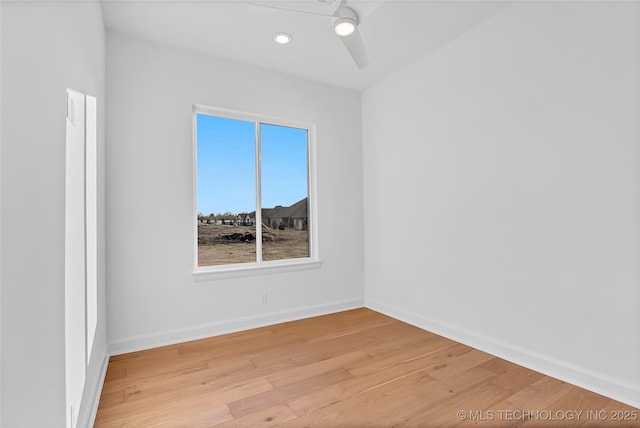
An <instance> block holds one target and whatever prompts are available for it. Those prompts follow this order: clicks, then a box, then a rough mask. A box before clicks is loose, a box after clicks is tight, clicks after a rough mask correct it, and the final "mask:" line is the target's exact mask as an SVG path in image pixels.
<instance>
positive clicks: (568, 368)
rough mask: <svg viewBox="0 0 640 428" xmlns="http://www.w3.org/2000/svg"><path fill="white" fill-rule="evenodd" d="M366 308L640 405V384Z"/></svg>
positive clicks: (403, 314)
mask: <svg viewBox="0 0 640 428" xmlns="http://www.w3.org/2000/svg"><path fill="white" fill-rule="evenodd" d="M365 307H367V308H369V309H372V310H374V311H377V312H380V313H383V314H385V315H388V316H390V317H393V318H395V319H398V320H400V321H404V322H406V323H408V324H411V325H414V326H416V327H419V328H421V329H423V330H428V331H430V332H432V333H435V334H438V335H440V336H444V337H446V338H448V339H451V340H454V341H456V342H460V343H462V344H465V345H468V346H471V347H473V348H476V349H479V350H481V351H484V352H487V353H489V354H491V355H495V356H497V357H500V358H503V359H505V360H507V361H511V362H513V363H515V364H518V365H521V366H524V367H527V368H529V369H531V370H535V371H537V372H540V373H543V374H545V375H547V376H551V377H554V378H556V379H560V380H562V381H565V382H567V383H571V384H573V385H577V386H579V387H582V388H585V389H588V390H590V391H593V392H595V393H598V394H601V395H604V396H607V397H609V398H612V399H614V400H618V401H621V402H623V403H625V404H628V405H630V406H633V407H637V408H640V385H636V384H633V383H631V382H628V381H626V380H621V379H614V378H611V377H608V376H604V375H601V374H598V373H593V372H591V371H589V370H585V369H583V368H581V367H577V366H574V365H572V364H568V363H566V362H563V361H558V360H555V359H553V358H549V357H547V356H545V355H542V354H537V353H535V352H531V351H530V350H527V349H524V348H521V347H516V346H513V345H510V344H508V343H505V342H502V341H499V340H494V339H491V338H489V337H486V336H483V335H479V334H477V333H475V332H473V331H470V330H466V329H462V328H460V327H457V326H453V325H450V324H448V323H443V322H440V321H437V320H434V319H431V318H429V317H427V316H424V315H422V314H418V313H415V312H411V311H407V310H405V309H402V308H400V307H397V306H394V305H388V304H386V303H383V302H380V301H378V300H375V299H370V298H366V299H365Z"/></svg>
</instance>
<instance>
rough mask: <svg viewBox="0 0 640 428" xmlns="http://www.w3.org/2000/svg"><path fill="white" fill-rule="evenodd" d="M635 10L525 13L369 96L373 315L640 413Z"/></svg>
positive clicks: (368, 267)
mask: <svg viewBox="0 0 640 428" xmlns="http://www.w3.org/2000/svg"><path fill="white" fill-rule="evenodd" d="M636 7H637V6H635V5H634V4H633V3H614V2H610V3H608V4H607V3H605V2H584V3H580V4H579V3H577V2H553V3H552V2H538V3H536V2H520V3H517V4H515V5H514V6H511V7H510V8H508V9H506V10H505V11H504V12H502V13H500V14H498V15H496V16H494V17H493V18H491V19H489V20H488V21H486V22H485V23H483V24H482V25H480V26H478V27H476V28H474V29H472V30H471V31H469V32H467V33H466V34H464V35H462V36H461V37H459V38H458V39H456V40H454V41H452V42H451V43H450V44H448V45H446V46H444V47H443V48H441V49H440V50H439V51H437V52H435V53H434V54H432V55H431V56H428V57H426V58H423V59H422V60H420V61H418V62H416V63H415V64H413V65H411V66H410V67H408V68H407V69H405V70H403V71H402V72H400V73H398V74H396V75H394V76H392V77H390V78H388V79H387V80H385V81H383V82H380V83H378V84H377V85H375V86H374V87H372V88H370V89H369V90H367V91H365V92H364V94H363V97H362V111H363V113H362V114H363V147H364V154H363V156H364V212H365V213H366V216H365V283H366V291H365V294H366V303H367V305H368V306H370V307H372V308H375V309H379V310H382V311H383V312H387V313H389V314H392V315H395V316H397V317H399V318H401V319H405V320H408V321H410V322H413V323H415V324H418V325H420V326H422V327H425V328H427V329H430V330H432V331H436V332H440V333H443V334H445V335H447V336H450V337H453V338H457V339H459V340H461V341H464V342H467V343H469V344H472V345H475V346H477V347H479V348H482V349H486V350H489V351H491V352H493V353H495V354H498V355H502V356H505V357H507V358H509V359H511V360H513V361H516V362H520V363H522V364H524V365H527V366H530V367H533V368H536V369H538V370H541V371H544V372H547V373H550V374H552V375H555V376H557V377H560V378H563V379H566V380H569V381H572V382H575V383H578V384H580V385H584V386H587V387H589V388H591V389H594V390H596V391H600V392H603V393H606V394H608V395H610V396H613V397H616V398H619V399H622V400H624V401H626V402H628V403H631V404H634V405H635V406H640V365H639V364H638V362H639V361H640V322H639V319H638V317H639V311H638V307H639V306H640V294H639V293H640V291H639V287H638V284H639V279H640V278H639V270H638V261H639V256H640V246H639V243H640V240H639V238H640V235H639V224H638V219H639V218H640V217H639V216H640V209H639V203H640V198H639V196H640V195H639V193H638V189H639V187H638V184H639V176H640V169H639V168H638V167H639V164H638V160H639V157H638V154H639V150H638V149H639V137H640V133H639V129H640V128H639V116H638V113H639V112H640V111H639V109H638V100H639V97H638V78H639V76H640V67H639V64H638V53H639V50H638V40H639V32H638V28H640V27H639V25H638V20H637V17H638V14H637V10H636V9H635V8H636Z"/></svg>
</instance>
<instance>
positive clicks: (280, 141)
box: [196, 114, 308, 215]
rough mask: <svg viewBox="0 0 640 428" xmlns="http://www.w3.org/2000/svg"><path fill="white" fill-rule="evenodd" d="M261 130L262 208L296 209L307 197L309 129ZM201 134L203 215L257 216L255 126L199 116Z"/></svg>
mask: <svg viewBox="0 0 640 428" xmlns="http://www.w3.org/2000/svg"><path fill="white" fill-rule="evenodd" d="M260 127H261V128H260V133H261V149H262V164H261V170H262V178H261V181H262V207H263V208H273V207H274V206H276V205H282V206H289V205H292V204H294V203H296V202H298V201H299V200H301V199H303V198H305V197H306V196H307V189H308V187H307V130H306V129H297V128H289V127H285V126H277V125H269V124H261V125H260ZM196 132H197V144H198V148H197V180H198V183H197V195H198V201H197V205H198V207H197V209H198V212H199V213H202V214H205V215H208V214H210V213H214V214H222V213H225V212H231V213H234V214H238V213H241V212H247V213H248V212H251V211H254V210H255V207H256V192H255V187H256V184H255V183H256V180H255V169H256V165H255V129H254V123H253V122H248V121H243V120H237V119H227V118H221V117H216V116H208V115H203V114H198V115H197V120H196Z"/></svg>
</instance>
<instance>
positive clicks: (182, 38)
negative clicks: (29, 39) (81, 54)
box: [102, 0, 512, 90]
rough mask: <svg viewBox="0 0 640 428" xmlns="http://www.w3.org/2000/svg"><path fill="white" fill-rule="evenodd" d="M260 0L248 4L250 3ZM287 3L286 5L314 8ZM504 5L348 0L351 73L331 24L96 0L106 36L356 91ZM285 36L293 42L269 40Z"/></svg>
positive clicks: (180, 4)
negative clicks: (359, 53) (353, 38)
mask: <svg viewBox="0 0 640 428" xmlns="http://www.w3.org/2000/svg"><path fill="white" fill-rule="evenodd" d="M255 1H261V0H252V2H255ZM317 1H318V0H294V1H293V2H317ZM511 3H512V2H510V1H504V0H502V1H477V0H476V1H455V0H454V1H452V0H449V1H430V0H409V1H403V0H386V1H382V0H349V1H348V3H347V5H348V6H349V7H351V8H353V9H354V10H355V11H356V13H357V14H358V16H359V19H360V25H359V27H358V29H359V31H360V34H361V36H362V40H363V42H364V45H365V48H366V50H367V54H368V56H369V59H370V64H369V66H368V67H366V68H364V69H362V70H359V69H358V68H357V67H356V65H355V63H354V62H353V60H352V58H351V57H350V56H349V53H348V52H347V50H346V49H345V48H344V46H343V45H342V42H341V40H339V38H338V37H337V36H336V35H335V33H334V32H333V29H332V28H331V18H330V17H325V16H318V15H309V14H302V13H293V12H287V11H282V10H277V9H271V8H265V7H256V6H251V5H250V4H248V2H246V1H239V0H233V1H231V0H227V1H224V0H182V1H175V0H172V1H171V0H146V1H145V0H102V8H103V14H104V20H105V27H106V28H107V30H110V31H115V32H119V33H125V34H129V35H133V36H137V37H141V38H144V39H148V40H152V41H156V42H159V43H163V44H168V45H171V46H175V47H179V48H183V49H187V50H190V51H194V52H198V53H202V54H207V55H213V56H215V57H219V58H224V59H227V60H231V61H236V62H240V63H244V64H249V65H252V66H257V67H262V68H266V69H270V70H275V71H278V72H282V73H286V74H289V75H293V76H297V77H301V78H304V79H309V80H314V81H318V82H322V83H326V84H330V85H333V86H339V87H344V88H348V89H352V90H363V89H365V88H367V87H369V86H371V85H372V84H374V83H376V82H378V81H380V80H382V79H384V78H385V77H387V76H389V75H391V74H393V73H395V72H396V71H398V70H400V69H402V68H403V67H405V66H407V65H408V64H410V63H412V62H414V61H416V60H417V59H419V58H422V57H424V56H425V55H428V54H429V53H431V52H433V51H435V50H436V49H438V48H439V47H441V46H443V45H444V44H446V43H447V42H449V41H451V40H452V39H454V38H455V37H457V36H459V35H460V34H462V33H464V32H465V31H467V30H469V29H470V28H472V27H473V26H475V25H477V24H479V23H481V22H482V21H484V20H485V19H487V18H489V17H490V16H492V15H494V14H496V13H498V12H499V11H501V10H502V9H504V8H506V7H508V6H509V5H510V4H511ZM277 32H287V33H289V34H291V35H292V36H293V42H292V43H291V44H289V45H286V46H281V45H278V44H276V43H274V42H273V40H272V36H273V34H274V33H277Z"/></svg>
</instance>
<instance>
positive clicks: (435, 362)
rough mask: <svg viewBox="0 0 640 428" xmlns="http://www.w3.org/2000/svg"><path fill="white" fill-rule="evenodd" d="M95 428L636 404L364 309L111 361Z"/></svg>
mask: <svg viewBox="0 0 640 428" xmlns="http://www.w3.org/2000/svg"><path fill="white" fill-rule="evenodd" d="M529 411H534V412H535V411H538V413H537V414H536V413H528V412H529ZM545 411H546V412H551V413H548V414H545V413H540V412H545ZM460 412H462V413H460ZM552 412H556V413H557V412H565V413H564V415H562V416H564V417H563V418H562V419H559V418H558V414H553V416H555V418H554V417H553V416H549V415H550V414H552ZM568 412H573V413H572V414H571V415H569V413H568ZM616 416H617V417H618V419H623V420H615V417H616ZM545 417H546V419H545ZM95 426H96V427H99V428H103V427H108V428H111V427H136V428H139V427H140V428H145V427H154V428H156V427H180V428H182V427H194V428H195V427H270V426H278V427H374V428H375V427H383V426H384V427H393V426H398V427H425V428H430V427H470V426H473V427H504V428H507V427H522V428H529V427H541V426H543V427H550V428H551V427H585V428H593V427H601V426H607V427H608V426H611V427H620V428H630V427H640V410H638V409H635V408H633V407H629V406H626V405H624V404H622V403H620V402H617V401H614V400H611V399H608V398H606V397H603V396H601V395H598V394H595V393H593V392H589V391H586V390H584V389H581V388H579V387H576V386H573V385H570V384H567V383H565V382H562V381H559V380H557V379H553V378H550V377H548V376H544V375H542V374H540V373H537V372H535V371H532V370H529V369H526V368H524V367H521V366H518V365H516V364H512V363H510V362H508V361H505V360H502V359H500V358H497V357H494V356H492V355H489V354H487V353H484V352H482V351H479V350H476V349H473V348H471V347H469V346H466V345H462V344H459V343H456V342H453V341H451V340H448V339H445V338H443V337H441V336H438V335H435V334H433V333H430V332H427V331H424V330H421V329H418V328H416V327H413V326H411V325H408V324H405V323H403V322H400V321H398V320H395V319H393V318H390V317H387V316H384V315H382V314H379V313H376V312H374V311H371V310H369V309H364V308H363V309H357V310H352V311H346V312H340V313H337V314H332V315H326V316H321V317H314V318H309V319H304V320H300V321H293V322H287V323H282V324H278V325H273V326H269V327H263V328H258V329H253V330H249V331H245V332H239V333H233V334H227V335H223V336H217V337H212V338H207V339H202V340H196V341H192V342H187V343H181V344H177V345H171V346H164V347H161V348H156V349H150V350H145V351H140V352H134V353H130V354H124V355H118V356H114V357H112V358H111V359H110V362H109V366H108V369H107V374H106V377H105V383H104V387H103V391H102V395H101V398H100V404H99V408H98V414H97V417H96V422H95Z"/></svg>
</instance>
